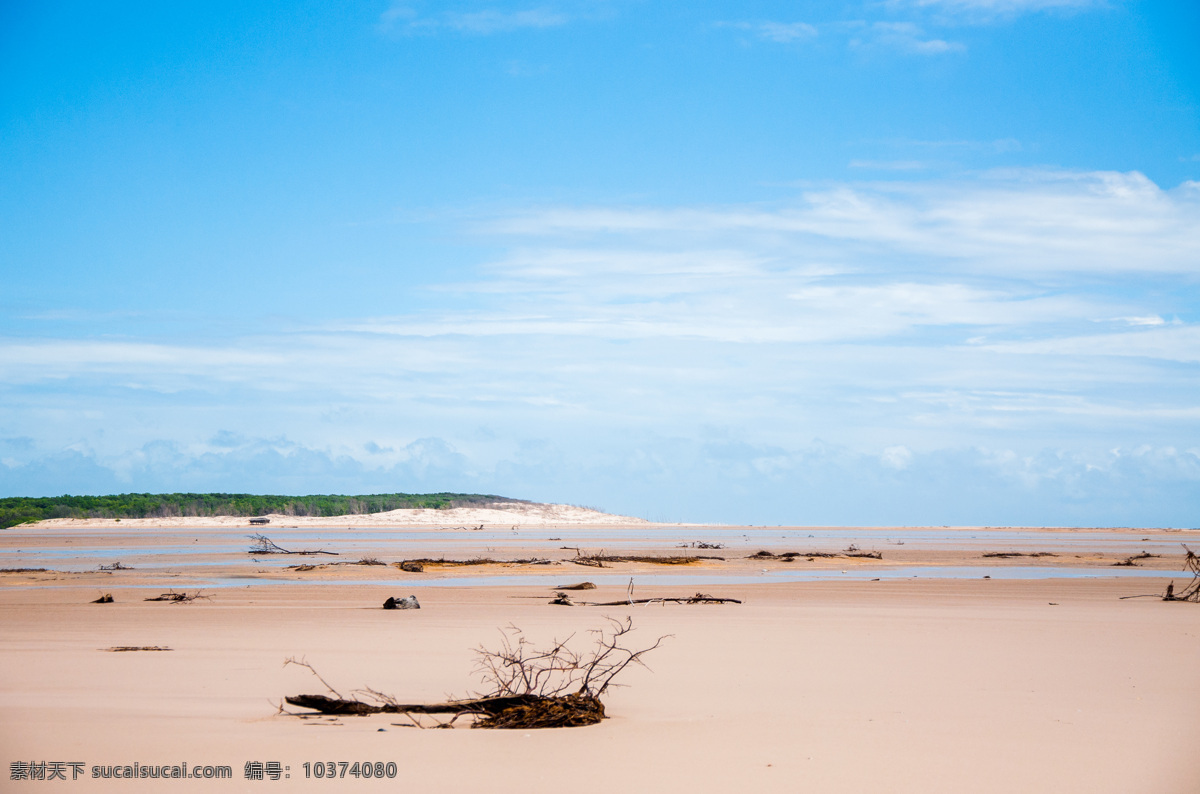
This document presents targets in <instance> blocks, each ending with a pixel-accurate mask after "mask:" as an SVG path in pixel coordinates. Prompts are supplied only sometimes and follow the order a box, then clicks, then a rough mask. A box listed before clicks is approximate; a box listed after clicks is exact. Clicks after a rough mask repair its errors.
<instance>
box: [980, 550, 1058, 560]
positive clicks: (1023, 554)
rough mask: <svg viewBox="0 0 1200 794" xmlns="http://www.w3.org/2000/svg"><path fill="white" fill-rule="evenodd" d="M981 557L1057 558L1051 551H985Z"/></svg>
mask: <svg viewBox="0 0 1200 794" xmlns="http://www.w3.org/2000/svg"><path fill="white" fill-rule="evenodd" d="M983 556H984V557H997V558H1000V559H1007V558H1009V557H1057V556H1058V555H1057V554H1055V553H1054V552H1052V551H985V552H984V553H983Z"/></svg>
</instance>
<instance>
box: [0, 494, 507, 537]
mask: <svg viewBox="0 0 1200 794" xmlns="http://www.w3.org/2000/svg"><path fill="white" fill-rule="evenodd" d="M518 501H520V500H518V499H507V498H505V497H503V496H491V495H488V494H463V493H430V494H406V493H388V494H368V495H365V496H344V495H341V494H315V495H312V496H271V495H263V494H244V493H238V494H233V493H169V494H149V493H125V494H114V495H110V496H48V497H23V496H15V497H8V498H4V499H0V529H7V528H8V527H12V526H16V525H17V524H27V523H29V522H31V521H41V520H43V519H46V518H163V517H167V516H262V515H267V514H268V513H280V514H282V515H288V516H342V515H353V514H361V513H382V512H383V511H385V510H399V509H402V508H405V509H414V508H427V509H433V510H445V509H447V508H451V507H482V506H483V505H487V504H493V503H496V502H518Z"/></svg>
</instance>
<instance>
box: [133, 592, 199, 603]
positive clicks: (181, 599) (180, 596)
mask: <svg viewBox="0 0 1200 794" xmlns="http://www.w3.org/2000/svg"><path fill="white" fill-rule="evenodd" d="M197 598H211V596H206V595H201V594H200V592H199V591H196V592H195V593H192V594H191V595H189V594H188V593H186V592H184V593H176V592H175V591H174V590H172V591H170V592H168V593H161V594H159V595H156V596H154V598H143V599H142V600H143V601H170V602H172V603H175V604H187V603H191V602H192V601H195V600H196V599H197Z"/></svg>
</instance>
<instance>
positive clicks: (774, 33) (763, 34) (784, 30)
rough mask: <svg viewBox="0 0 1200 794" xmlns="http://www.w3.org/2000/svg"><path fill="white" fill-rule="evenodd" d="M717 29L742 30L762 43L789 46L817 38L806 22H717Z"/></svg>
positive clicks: (813, 29) (812, 27)
mask: <svg viewBox="0 0 1200 794" xmlns="http://www.w3.org/2000/svg"><path fill="white" fill-rule="evenodd" d="M717 27H725V28H732V29H734V30H742V31H746V32H747V33H749V34H751V35H753V36H754V37H755V38H759V39H762V40H763V41H771V42H775V43H777V44H791V43H794V42H798V41H808V40H810V39H814V38H816V37H817V28H816V26H815V25H810V24H809V23H807V22H772V21H760V22H719V23H717Z"/></svg>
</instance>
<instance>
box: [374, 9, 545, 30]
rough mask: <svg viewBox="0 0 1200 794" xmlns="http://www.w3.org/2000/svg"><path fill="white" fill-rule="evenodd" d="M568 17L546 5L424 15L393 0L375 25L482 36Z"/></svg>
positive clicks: (536, 27)
mask: <svg viewBox="0 0 1200 794" xmlns="http://www.w3.org/2000/svg"><path fill="white" fill-rule="evenodd" d="M568 21H569V19H568V17H567V16H566V15H565V14H562V13H559V12H557V11H554V10H552V9H549V8H529V9H521V10H501V9H495V8H487V9H482V10H479V11H470V12H454V11H446V12H442V13H440V14H436V15H432V16H426V15H422V14H420V13H419V12H418V11H417V10H416V9H415V8H413V7H412V6H411V5H409V4H406V3H397V4H395V5H393V6H391V7H390V8H388V10H387V11H384V12H383V14H381V15H380V18H379V25H378V26H379V29H380V30H381V31H382V32H385V33H397V32H398V33H405V34H414V33H431V32H435V31H437V30H450V31H454V32H456V33H463V34H468V35H479V36H486V35H491V34H494V33H509V32H512V31H516V30H523V29H532V30H540V29H546V28H554V27H560V26H562V25H565V24H567V22H568Z"/></svg>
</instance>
